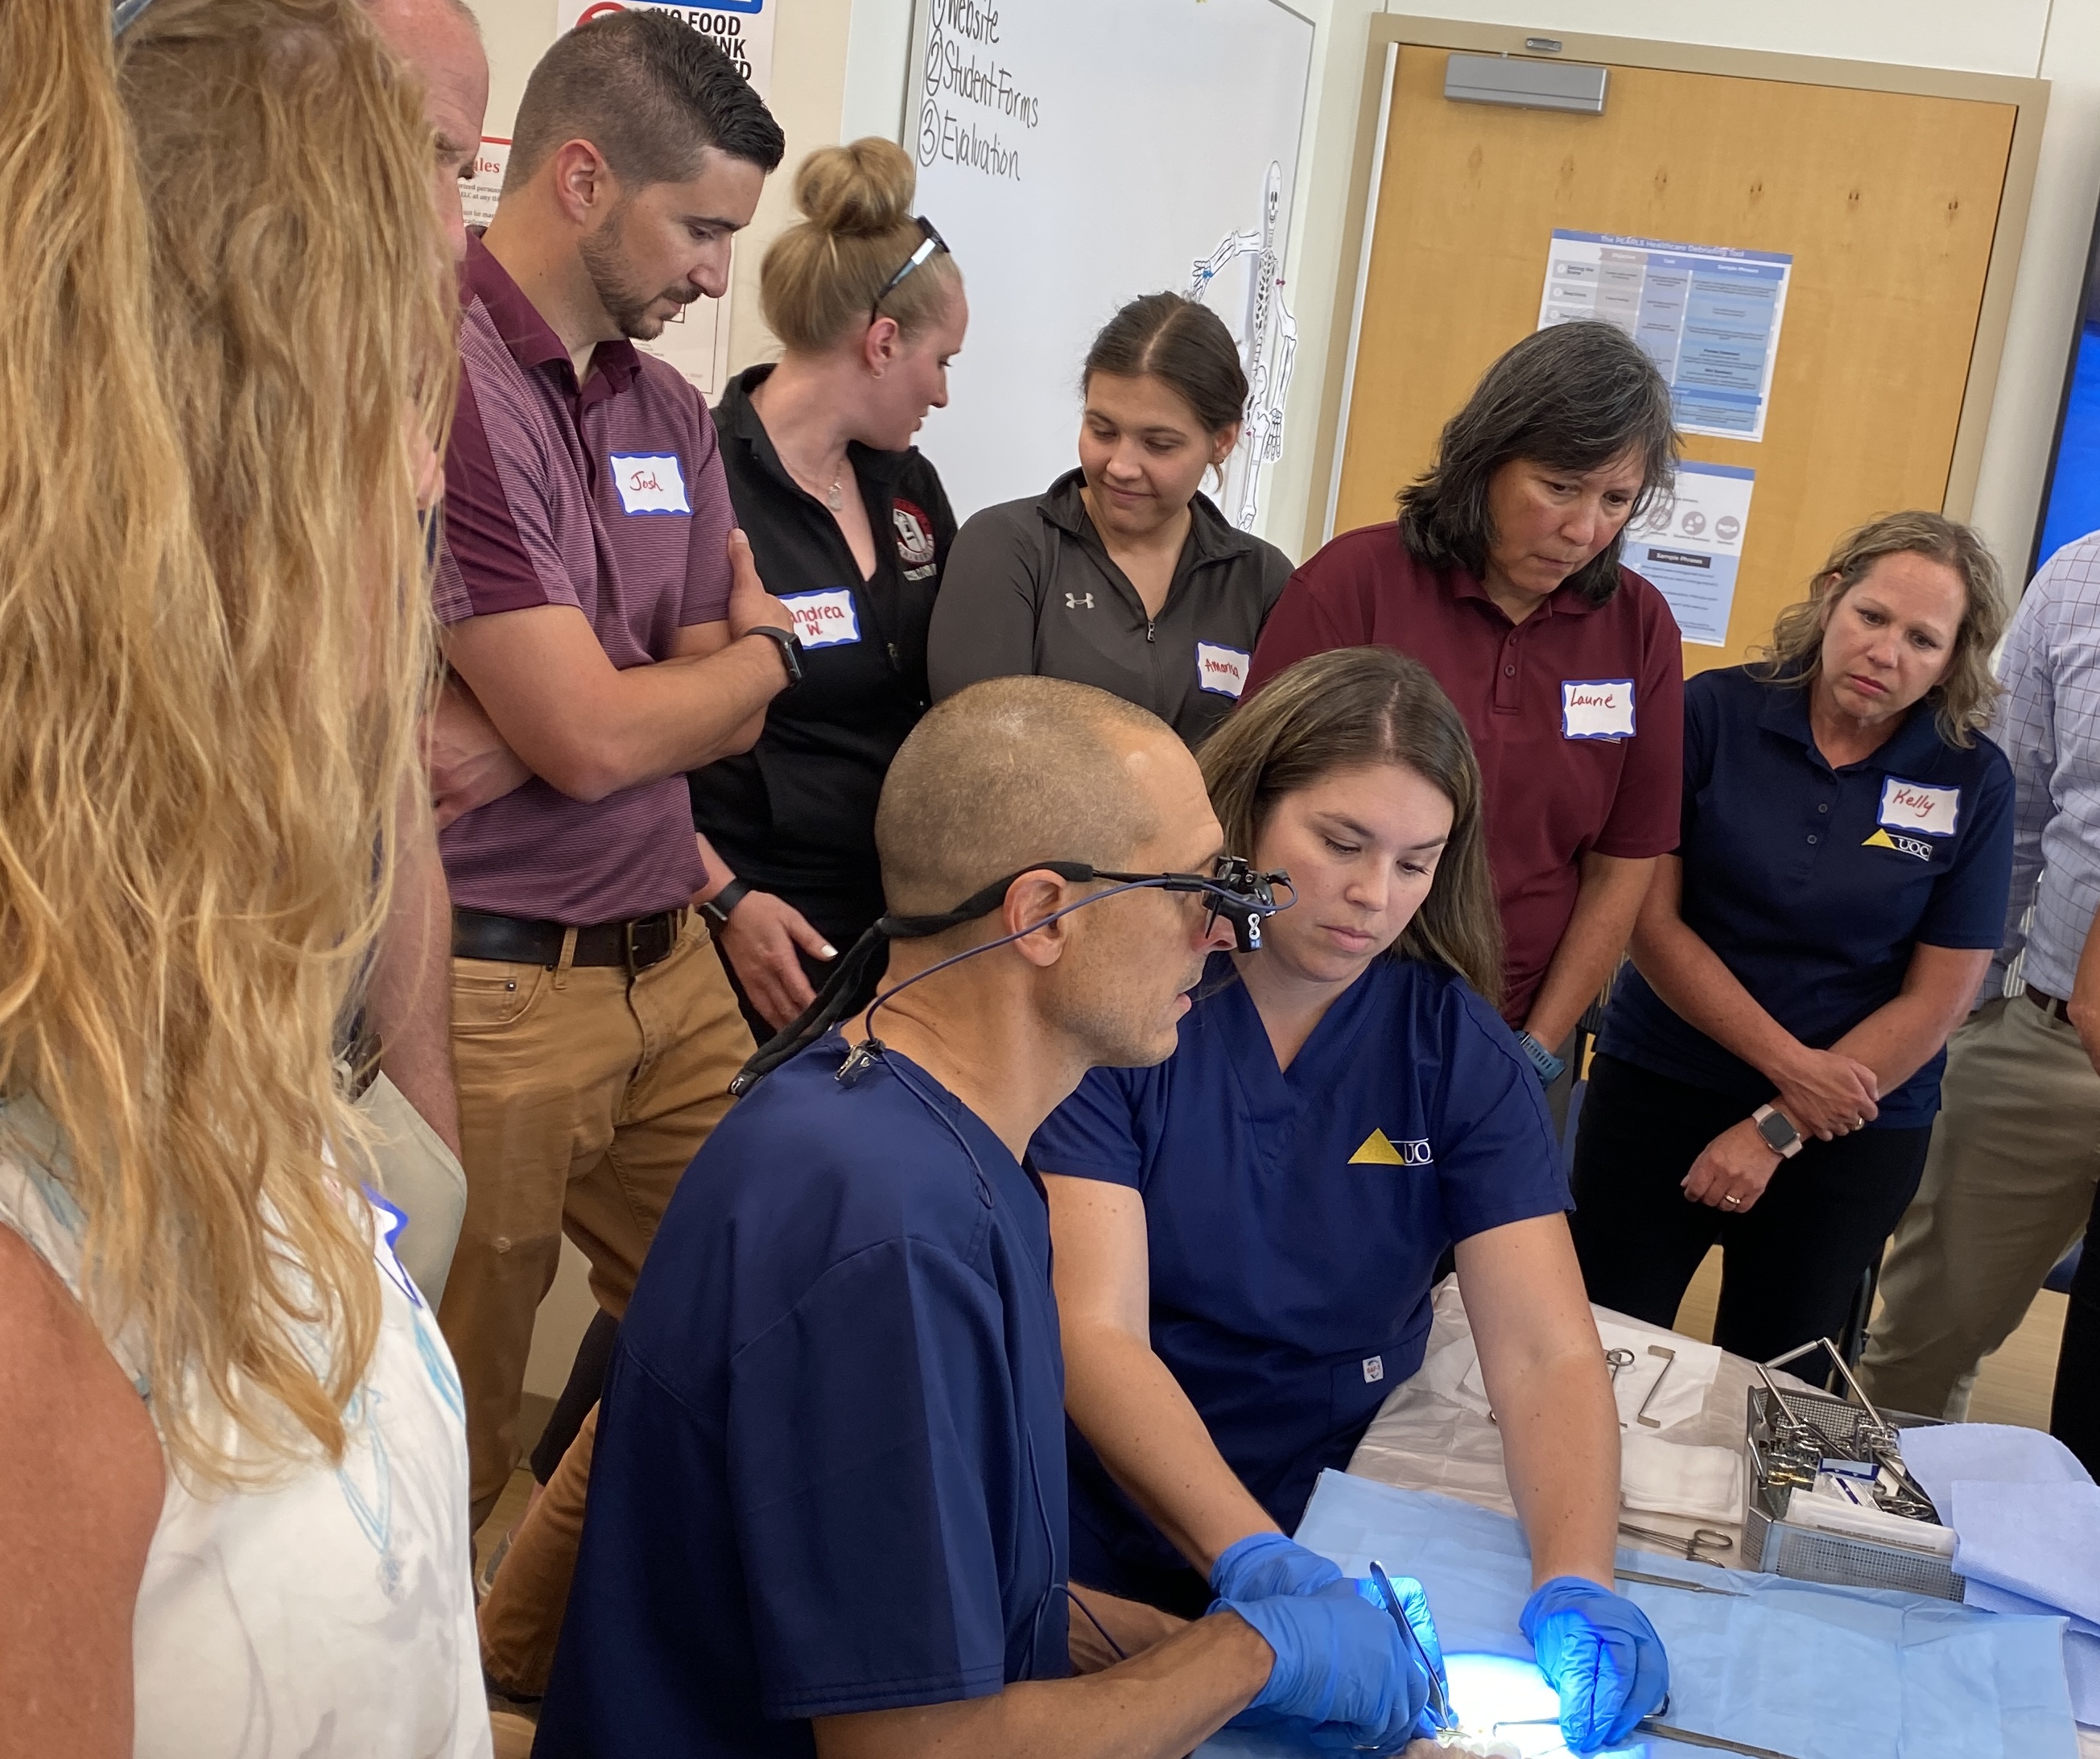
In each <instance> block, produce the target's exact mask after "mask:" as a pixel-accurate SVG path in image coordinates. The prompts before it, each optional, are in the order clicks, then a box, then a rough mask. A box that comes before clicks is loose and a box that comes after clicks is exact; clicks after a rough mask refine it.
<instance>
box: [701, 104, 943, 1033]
mask: <svg viewBox="0 0 2100 1759" xmlns="http://www.w3.org/2000/svg"><path fill="white" fill-rule="evenodd" d="M914 182H915V179H914V174H913V171H912V168H911V160H910V159H909V158H908V157H907V156H906V155H905V153H904V152H903V151H902V148H898V146H896V145H895V144H893V143H891V142H889V141H886V140H877V139H867V140H857V141H855V142H854V143H853V144H851V145H850V146H845V147H827V148H823V149H822V150H821V151H819V152H813V153H811V154H810V157H808V158H806V159H805V160H804V161H802V165H801V169H800V170H798V171H797V172H796V177H795V200H796V206H797V207H798V208H800V210H801V212H802V214H803V215H804V218H803V219H802V221H801V223H799V224H798V225H796V226H793V227H791V228H789V229H788V230H787V232H784V233H783V234H782V235H781V236H779V238H777V239H775V240H774V242H773V243H772V245H770V247H769V248H768V249H767V250H766V253H765V263H764V266H763V267H761V270H760V272H759V297H760V302H761V306H762V307H763V309H764V311H765V320H766V322H767V323H768V324H769V325H771V327H772V329H773V331H774V334H776V335H777V336H779V338H780V339H781V341H782V342H783V343H784V344H785V351H784V352H783V355H782V356H781V359H780V360H779V364H778V365H772V366H755V367H752V368H751V369H749V370H748V371H747V372H745V373H742V374H740V375H739V377H738V378H735V380H734V381H732V382H731V383H730V387H729V388H728V390H727V391H725V392H724V394H723V396H722V399H721V403H720V404H718V405H717V408H716V409H715V426H716V428H717V431H718V432H719V434H720V435H721V451H722V466H723V468H724V470H725V471H726V472H727V474H728V477H729V491H730V501H731V502H733V503H734V504H735V508H736V516H737V520H738V523H739V524H741V525H742V526H743V529H744V531H745V533H747V534H748V537H750V539H751V546H752V554H753V556H754V558H755V559H756V560H757V564H758V572H759V576H760V577H761V579H762V580H764V581H765V585H766V588H767V590H769V591H770V592H772V593H773V594H774V595H775V596H776V597H778V598H779V599H782V600H783V602H784V603H787V605H788V606H789V607H790V608H792V610H793V612H794V613H795V621H796V633H797V634H799V635H800V637H801V667H802V678H801V683H797V684H795V685H793V686H792V687H790V688H789V689H787V691H785V692H783V693H782V694H781V695H779V696H776V697H775V698H774V700H773V703H772V705H771V707H770V709H768V710H767V711H766V716H765V731H764V732H763V733H761V735H760V736H759V739H758V742H757V745H755V746H753V747H752V749H751V750H750V751H749V752H748V753H747V754H745V755H743V756H742V757H737V758H724V759H722V760H721V762H717V763H711V764H709V765H708V767H706V768H705V769H703V770H696V771H694V772H693V773H692V775H691V776H690V786H691V790H692V798H693V824H694V828H695V829H696V830H698V831H699V833H701V834H702V835H703V836H704V837H705V838H707V839H708V842H709V843H710V844H712V846H713V848H714V850H715V851H716V853H717V855H718V856H719V857H720V858H721V859H720V860H719V862H717V861H710V862H709V863H708V870H709V873H710V874H711V875H714V876H716V877H721V876H722V875H724V874H727V875H729V876H730V877H726V878H722V879H721V884H720V885H719V886H718V887H717V890H716V891H714V892H713V893H712V895H709V896H708V898H707V899H706V900H705V901H704V902H703V903H702V904H701V907H700V908H701V909H702V910H703V912H704V913H705V914H707V915H708V917H709V918H710V920H711V921H712V923H713V926H714V928H715V932H716V938H717V939H718V940H719V942H720V943H721V948H722V951H723V952H724V954H725V955H726V963H727V964H728V966H729V969H730V975H731V977H732V978H733V979H734V980H735V983H736V985H737V989H738V992H739V997H741V999H742V1000H743V1004H744V1012H745V1014H746V1015H747V1016H748V1017H750V1018H751V1019H752V1030H753V1031H754V1032H756V1033H757V1036H758V1037H759V1039H760V1040H761V1042H762V1041H764V1040H765V1039H766V1038H767V1037H769V1036H771V1031H772V1029H773V1028H776V1027H779V1026H781V1025H784V1024H785V1023H787V1021H788V1020H790V1019H792V1018H793V1017H794V1016H795V1014H797V1013H798V1012H800V1011H801V1009H802V1008H803V1007H804V1006H805V1005H806V1004H807V1003H808V1002H809V1001H810V999H811V995H812V990H811V987H810V979H811V977H812V975H818V977H819V979H821V972H822V969H823V961H827V960H828V959H830V958H831V957H833V949H834V948H845V947H850V946H851V945H852V944H854V941H856V940H858V939H859V938H860V936H861V935H862V931H863V930H866V928H867V926H868V925H869V924H870V923H871V922H872V921H874V920H875V919H876V917H878V916H880V914H881V913H882V877H881V873H880V869H879V868H878V866H877V864H876V854H875V806H876V798H877V797H878V795H879V794H880V793H881V789H882V779H883V776H885V773H886V772H887V771H888V770H889V760H890V758H892V757H893V755H894V754H895V753H896V750H897V748H898V745H902V743H903V740H904V736H905V735H906V734H907V733H908V732H910V731H911V729H912V727H914V726H915V724H916V723H917V722H918V719H919V717H920V715H921V714H924V712H925V709H926V704H927V700H928V698H927V690H926V625H927V621H928V619H929V617H931V616H932V614H933V595H934V593H935V591H936V590H937V588H938V586H940V582H941V570H942V563H943V561H944V560H945V559H946V555H947V550H948V545H949V542H950V541H951V539H952V538H953V537H954V535H955V519H954V516H953V515H951V513H950V512H949V510H948V497H947V496H946V494H945V493H942V488H941V480H940V478H939V476H938V475H936V474H935V472H934V470H933V466H932V465H931V464H929V462H927V461H926V460H925V458H924V457H922V456H920V453H919V452H918V450H917V449H915V447H914V446H913V445H912V444H911V436H912V435H913V434H914V433H915V431H917V429H918V426H919V424H920V422H921V421H922V420H924V418H925V414H926V412H927V410H928V409H938V408H940V407H941V406H942V405H943V404H946V402H947V400H948V389H947V368H948V361H949V359H950V357H951V356H952V355H954V354H955V351H956V350H958V349H959V348H960V347H961V346H962V342H963V331H964V326H965V325H966V324H967V323H968V306H967V304H966V303H965V301H964V297H963V283H962V276H961V275H960V272H958V271H957V269H956V267H955V259H953V258H952V257H951V256H949V255H948V254H947V249H946V245H944V244H942V241H941V239H940V236H939V235H938V234H937V233H936V232H934V231H933V228H931V227H930V226H929V225H927V224H926V223H924V221H921V220H919V219H914V218H913V217H912V216H911V196H912V190H913V187H914Z"/></svg>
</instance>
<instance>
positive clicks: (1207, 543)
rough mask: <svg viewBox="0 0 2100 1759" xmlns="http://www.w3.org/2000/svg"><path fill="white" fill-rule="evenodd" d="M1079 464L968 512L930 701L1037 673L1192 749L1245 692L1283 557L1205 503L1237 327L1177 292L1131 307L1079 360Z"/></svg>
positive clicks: (1286, 568)
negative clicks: (1098, 692) (1044, 485)
mask: <svg viewBox="0 0 2100 1759" xmlns="http://www.w3.org/2000/svg"><path fill="white" fill-rule="evenodd" d="M1084 395H1085V398H1086V409H1085V413H1084V414H1083V416H1082V417H1081V418H1080V422H1079V469H1077V470H1076V471H1068V472H1067V473H1066V474H1065V475H1063V476H1061V477H1059V478H1058V479H1057V481H1056V482H1054V483H1052V484H1051V485H1050V488H1049V489H1048V492H1047V493H1043V494H1041V495H1038V496H1036V497H1033V498H1032V499H1030V500H1026V501H1009V502H1005V503H1004V504H1003V505H1001V506H995V507H986V508H985V509H984V510H983V511H982V512H980V513H975V514H973V515H971V516H970V518H969V519H968V523H966V524H964V527H963V528H962V531H961V533H960V534H959V535H958V536H957V537H956V539H955V554H954V555H952V556H951V558H950V559H949V562H948V569H947V573H946V577H945V579H944V581H943V583H942V592H941V602H940V603H939V605H938V606H937V607H936V608H935V610H934V613H933V634H932V637H931V643H930V645H929V649H928V652H927V670H928V673H929V677H930V678H931V679H932V683H933V694H934V696H936V697H942V696H953V695H954V694H955V692H957V691H959V690H960V689H961V688H962V687H964V685H965V684H974V683H977V680H978V679H980V678H1009V677H1012V676H1014V675H1016V674H1041V675H1043V676H1045V677H1049V678H1070V679H1072V680H1074V682H1075V683H1082V684H1093V685H1096V686H1097V687H1100V688H1101V689H1102V690H1105V691H1108V692H1111V693H1113V694H1114V695H1115V696H1121V697H1123V699H1124V700H1125V701H1130V702H1134V703H1136V704H1137V705H1139V706H1140V707H1142V708H1146V709H1151V710H1152V712H1153V713H1154V714H1156V715H1158V717H1159V718H1161V719H1162V721H1165V722H1167V723H1168V724H1169V725H1170V726H1171V727H1173V729H1174V730H1175V731H1176V732H1177V733H1179V734H1180V736H1182V738H1184V739H1185V740H1187V741H1188V742H1189V744H1190V745H1197V744H1199V743H1201V741H1202V738H1203V736H1204V735H1205V734H1207V733H1208V732H1209V731H1211V728H1212V727H1215V726H1216V725H1217V724H1218V723H1219V722H1220V721H1221V720H1223V719H1224V718H1225V716H1226V714H1229V712H1230V711H1231V709H1232V706H1233V704H1234V703H1235V702H1237V701H1238V700H1239V695H1240V692H1241V691H1242V689H1243V688H1244V687H1246V675H1247V661H1248V660H1249V658H1250V657H1251V655H1252V654H1253V652H1254V644H1255V637H1256V636H1258V635H1259V634H1260V633H1261V625H1262V622H1263V620H1264V618H1266V617H1268V612H1269V608H1270V607H1271V606H1272V605H1273V604H1274V603H1276V601H1277V596H1278V595H1279V594H1281V593H1282V590H1283V585H1284V582H1285V581H1286V580H1288V579H1289V578H1290V559H1289V558H1288V557H1287V556H1286V555H1284V553H1283V552H1282V550H1278V549H1277V547H1276V546H1275V545H1273V544H1269V543H1264V542H1263V541H1261V539H1260V538H1259V537H1250V536H1249V535H1248V534H1247V533H1245V532H1241V531H1235V530H1234V529H1233V527H1232V526H1230V525H1229V524H1227V523H1226V522H1225V517H1224V515H1223V514H1221V513H1220V512H1219V511H1218V510H1217V508H1216V506H1214V505H1213V504H1212V502H1211V500H1210V497H1208V496H1207V495H1205V494H1203V493H1202V492H1201V490H1202V481H1203V478H1204V476H1205V475H1206V474H1207V472H1209V471H1212V470H1222V469H1223V468H1224V462H1225V460H1226V459H1227V458H1228V457H1230V456H1231V455H1232V450H1233V446H1234V445H1235V444H1237V441H1238V440H1239V434H1240V418H1241V414H1242V411H1243V410H1244V409H1245V408H1246V396H1247V383H1246V374H1245V373H1243V372H1242V370H1241V368H1240V358H1239V351H1238V350H1237V348H1236V347H1234V346H1233V338H1232V332H1231V331H1229V329H1226V328H1225V326H1224V323H1223V321H1222V320H1220V318H1219V316H1218V315H1217V314H1216V313H1215V312H1212V311H1211V309H1210V308H1209V307H1207V306H1203V305H1199V304H1198V303H1195V302H1194V301H1193V300H1189V299H1184V298H1180V296H1179V295H1178V294H1167V293H1162V294H1147V295H1146V296H1145V298H1142V299H1133V300H1132V302H1131V303H1129V304H1128V305H1127V306H1125V307H1123V309H1122V310H1121V311H1120V312H1117V313H1116V315H1115V316H1114V317H1113V318H1111V319H1110V320H1109V322H1108V325H1107V326H1106V327H1105V329H1103V330H1102V331H1101V334H1100V335H1098V336H1097V337H1096V338H1094V345H1093V347H1092V348H1091V349H1090V350H1088V351H1087V365H1086V377H1085V380H1084Z"/></svg>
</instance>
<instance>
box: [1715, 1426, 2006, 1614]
mask: <svg viewBox="0 0 2100 1759" xmlns="http://www.w3.org/2000/svg"><path fill="white" fill-rule="evenodd" d="M1786 1403H1787V1408H1788V1409H1789V1410H1790V1411H1792V1412H1793V1413H1794V1414H1795V1415H1796V1416H1799V1417H1802V1418H1803V1419H1805V1420H1806V1421H1807V1422H1808V1423H1809V1424H1810V1425H1812V1426H1813V1427H1814V1428H1815V1430H1816V1431H1817V1433H1818V1434H1820V1435H1822V1436H1823V1437H1824V1439H1825V1440H1827V1441H1829V1442H1832V1443H1836V1447H1835V1448H1834V1449H1833V1452H1840V1453H1846V1452H1851V1450H1853V1449H1855V1448H1856V1447H1857V1446H1858V1444H1859V1430H1860V1423H1861V1421H1863V1420H1864V1418H1865V1416H1866V1413H1865V1412H1863V1411H1861V1410H1860V1408H1859V1407H1858V1406H1857V1405H1855V1404H1850V1403H1846V1401H1845V1400H1844V1399H1833V1398H1832V1397H1830V1396H1829V1394H1824V1393H1811V1392H1789V1393H1788V1394H1787V1395H1786ZM1772 1414H1773V1413H1772V1395H1771V1394H1770V1393H1768V1392H1767V1391H1766V1390H1765V1389H1764V1388H1763V1387H1762V1386H1753V1387H1751V1388H1750V1390H1749V1423H1748V1425H1747V1427H1746V1430H1745V1433H1746V1434H1747V1437H1748V1443H1749V1446H1748V1452H1749V1462H1750V1470H1749V1472H1748V1473H1747V1474H1745V1478H1746V1479H1747V1481H1748V1483H1749V1492H1748V1498H1747V1500H1746V1502H1745V1506H1744V1510H1743V1565H1744V1567H1745V1568H1746V1569H1751V1570H1762V1571H1767V1572H1768V1573H1770V1574H1771V1575H1774V1576H1792V1577H1793V1579H1794V1580H1796V1581H1801V1582H1829V1583H1832V1584H1835V1585H1837V1586H1838V1587H1841V1588H1897V1589H1904V1591H1905V1592H1907V1593H1913V1594H1929V1595H1931V1596H1933V1597H1934V1598H1936V1599H1939V1600H1960V1599H1961V1598H1964V1596H1965V1593H1966V1592H1967V1589H1968V1584H1967V1582H1966V1581H1965V1580H1964V1579H1963V1578H1962V1577H1961V1576H1957V1574H1955V1572H1954V1569H1953V1567H1952V1565H1951V1564H1950V1563H1949V1562H1948V1560H1947V1559H1946V1558H1942V1557H1939V1556H1937V1555H1935V1553H1931V1552H1927V1551H1921V1550H1914V1549H1911V1548H1909V1547H1908V1546H1903V1545H1883V1544H1881V1543H1879V1542H1877V1541H1876V1540H1869V1539H1853V1538H1850V1537H1847V1536H1845V1535H1843V1534H1840V1533H1826V1532H1824V1531H1822V1530H1821V1529H1820V1528H1819V1527H1802V1526H1801V1525H1799V1524H1798V1523H1794V1522H1791V1521H1789V1520H1788V1519H1787V1518H1786V1516H1787V1509H1788V1508H1789V1505H1791V1503H1792V1501H1793V1487H1792V1486H1791V1485H1786V1484H1779V1485H1774V1484H1770V1483H1767V1482H1766V1481H1765V1477H1764V1474H1763V1472H1762V1470H1761V1469H1760V1466H1759V1461H1762V1459H1763V1458H1764V1456H1765V1451H1766V1449H1767V1447H1769V1445H1770V1443H1771V1437H1772V1423H1771V1418H1772ZM1882 1414H1883V1415H1884V1416H1886V1417H1887V1419H1888V1420H1889V1421H1890V1422H1891V1423H1893V1424H1895V1426H1896V1427H1897V1428H1899V1429H1914V1428H1917V1427H1919V1426H1921V1425H1927V1424H1931V1423H1934V1422H1936V1421H1938V1420H1937V1419H1936V1418H1932V1417H1919V1416H1908V1415H1907V1414H1905V1413H1904V1412H1896V1411H1890V1412H1883V1413H1882Z"/></svg>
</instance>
